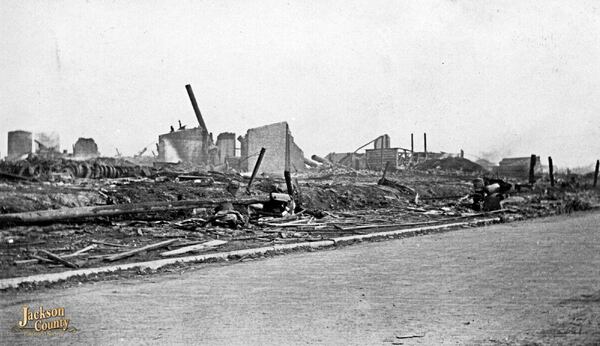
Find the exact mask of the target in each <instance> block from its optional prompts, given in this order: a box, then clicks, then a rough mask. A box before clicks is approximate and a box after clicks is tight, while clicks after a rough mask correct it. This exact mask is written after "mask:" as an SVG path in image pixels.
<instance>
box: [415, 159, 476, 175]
mask: <svg viewBox="0 0 600 346" xmlns="http://www.w3.org/2000/svg"><path fill="white" fill-rule="evenodd" d="M415 168H416V169H419V170H428V169H442V170H447V171H463V172H480V171H485V169H484V168H483V167H481V166H480V165H478V164H476V163H475V162H473V161H470V160H467V159H464V158H460V157H446V158H443V159H434V160H427V161H425V162H421V163H419V164H418V165H417V166H415Z"/></svg>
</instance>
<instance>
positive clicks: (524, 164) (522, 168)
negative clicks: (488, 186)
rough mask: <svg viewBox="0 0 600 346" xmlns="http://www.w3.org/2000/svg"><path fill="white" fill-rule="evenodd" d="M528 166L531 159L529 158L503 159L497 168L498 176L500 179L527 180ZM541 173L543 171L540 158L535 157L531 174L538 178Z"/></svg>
mask: <svg viewBox="0 0 600 346" xmlns="http://www.w3.org/2000/svg"><path fill="white" fill-rule="evenodd" d="M530 164H531V157H529V156H528V157H510V158H504V159H502V161H500V164H499V166H498V175H499V176H501V177H511V178H520V179H528V177H529V166H530ZM543 173H544V169H543V167H542V163H541V160H540V157H539V156H536V157H535V167H534V169H533V174H534V176H536V177H540V176H541V175H542V174H543Z"/></svg>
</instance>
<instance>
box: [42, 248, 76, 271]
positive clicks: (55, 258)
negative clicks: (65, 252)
mask: <svg viewBox="0 0 600 346" xmlns="http://www.w3.org/2000/svg"><path fill="white" fill-rule="evenodd" d="M40 252H41V253H43V254H45V255H46V256H48V258H49V259H51V260H53V261H56V262H58V263H61V264H64V265H65V266H67V267H69V268H79V266H78V265H77V264H75V263H73V262H69V261H67V260H66V259H64V258H62V257H60V256H58V255H55V254H53V253H52V252H50V251H46V250H40Z"/></svg>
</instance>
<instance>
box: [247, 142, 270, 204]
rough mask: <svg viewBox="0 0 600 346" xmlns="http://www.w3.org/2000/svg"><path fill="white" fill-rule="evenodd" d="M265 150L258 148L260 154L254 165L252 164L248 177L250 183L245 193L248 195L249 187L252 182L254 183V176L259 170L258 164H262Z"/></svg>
mask: <svg viewBox="0 0 600 346" xmlns="http://www.w3.org/2000/svg"><path fill="white" fill-rule="evenodd" d="M266 150H267V149H265V148H260V153H259V154H258V159H257V160H256V163H255V164H254V170H252V175H251V176H250V181H249V182H248V186H247V187H246V192H248V193H250V186H251V185H252V182H253V181H254V178H255V177H256V174H257V173H258V169H259V168H260V163H261V162H262V159H263V156H265V151H266Z"/></svg>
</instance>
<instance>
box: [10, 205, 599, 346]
mask: <svg viewBox="0 0 600 346" xmlns="http://www.w3.org/2000/svg"><path fill="white" fill-rule="evenodd" d="M599 224H600V213H599V212H595V213H586V214H578V215H574V216H572V217H551V218H546V219H537V220H532V221H526V222H518V223H511V224H502V225H496V226H491V227H485V228H472V229H465V230H459V231H455V232H449V233H444V234H438V235H427V236H421V237H415V238H407V239H401V240H392V241H387V242H379V243H369V244H361V245H356V246H351V247H346V248H342V249H337V250H331V251H321V252H314V253H300V254H292V255H287V256H281V257H275V258H270V259H265V260H259V261H251V262H243V263H238V264H234V265H214V266H208V267H202V268H199V269H194V270H190V269H186V270H185V272H183V273H181V272H176V273H173V274H165V275H156V276H149V277H145V278H143V279H135V280H134V279H127V280H121V281H111V282H100V283H95V284H93V283H87V284H83V285H81V286H78V287H72V288H67V289H64V290H62V289H51V290H43V291H35V292H28V293H2V294H0V301H1V302H2V305H1V306H0V341H1V343H3V344H24V343H27V344H48V342H49V341H51V343H56V342H61V343H73V344H106V345H112V344H138V343H144V344H161V345H162V344H207V345H213V344H222V345H239V344H278V345H279V344H340V345H347V344H356V345H367V344H368V345H399V344H404V345H434V344H477V345H479V344H491V345H503V344H521V343H523V344H524V343H527V342H534V341H535V342H541V343H542V344H579V345H582V344H586V343H587V344H590V345H592V344H598V343H600V228H599V226H598V225H599ZM23 305H28V306H29V307H30V308H32V309H37V308H38V307H39V306H40V305H43V306H44V307H45V308H46V307H47V308H51V307H58V306H62V307H65V312H66V318H69V319H71V322H70V323H71V326H73V327H75V328H77V331H76V332H73V333H65V334H59V335H55V336H47V335H33V336H32V335H24V333H23V332H22V331H21V332H17V331H14V330H11V328H12V327H13V326H14V325H16V323H17V321H18V320H19V319H20V318H21V317H22V306H23Z"/></svg>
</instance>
